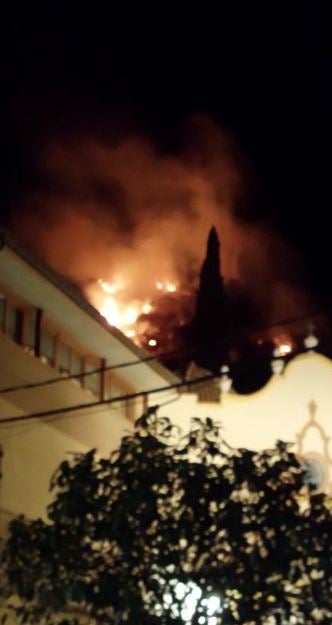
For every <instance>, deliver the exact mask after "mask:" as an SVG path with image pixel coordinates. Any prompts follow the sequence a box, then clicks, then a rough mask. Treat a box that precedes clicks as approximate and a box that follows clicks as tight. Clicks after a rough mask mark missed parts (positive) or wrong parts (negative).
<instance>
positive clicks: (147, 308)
mask: <svg viewBox="0 0 332 625" xmlns="http://www.w3.org/2000/svg"><path fill="white" fill-rule="evenodd" d="M152 310H153V307H152V306H151V304H144V306H142V313H143V314H144V315H148V314H149V313H150V312H152Z"/></svg>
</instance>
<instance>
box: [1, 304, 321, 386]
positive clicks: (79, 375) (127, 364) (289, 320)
mask: <svg viewBox="0 0 332 625" xmlns="http://www.w3.org/2000/svg"><path fill="white" fill-rule="evenodd" d="M331 311H332V309H331V308H326V309H321V310H319V311H316V312H313V313H308V314H306V315H300V316H298V317H289V318H286V319H283V320H281V321H278V322H274V323H271V324H267V325H264V326H257V327H255V326H252V329H251V332H247V333H246V332H245V334H247V336H251V335H253V334H254V333H255V334H256V333H257V332H259V331H261V332H263V331H267V330H272V329H274V328H278V327H283V326H286V325H287V326H288V325H291V324H293V323H298V322H299V321H304V320H306V319H313V318H315V317H318V316H321V315H323V314H325V313H328V312H331ZM196 348H197V345H196V346H193V347H192V348H188V349H187V350H184V349H177V350H170V351H166V352H159V353H158V354H155V355H153V356H152V355H150V356H146V357H145V358H141V359H138V360H130V361H129V362H121V363H118V364H115V365H108V366H106V367H98V368H96V369H91V370H90V371H84V372H82V373H72V374H69V375H62V376H57V377H55V378H49V379H47V380H43V381H42V382H28V383H26V384H19V385H13V386H7V387H5V388H2V389H0V394H1V395H5V394H7V393H12V392H15V391H23V390H29V389H34V388H42V387H44V386H50V385H52V384H58V383H59V382H66V381H67V380H80V379H82V378H86V377H88V376H90V375H95V374H99V373H104V372H105V373H106V372H108V371H115V370H117V369H125V368H128V367H133V366H135V365H140V364H144V363H148V362H151V361H153V360H158V359H160V358H164V357H167V356H175V355H177V354H179V355H183V356H185V355H189V354H191V353H193V352H194V351H195V349H196Z"/></svg>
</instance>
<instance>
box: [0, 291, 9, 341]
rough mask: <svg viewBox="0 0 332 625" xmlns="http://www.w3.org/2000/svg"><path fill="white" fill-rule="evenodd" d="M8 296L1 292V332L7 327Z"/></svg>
mask: <svg viewBox="0 0 332 625" xmlns="http://www.w3.org/2000/svg"><path fill="white" fill-rule="evenodd" d="M6 304H7V302H6V298H5V296H4V295H2V294H1V293H0V332H5V329H6Z"/></svg>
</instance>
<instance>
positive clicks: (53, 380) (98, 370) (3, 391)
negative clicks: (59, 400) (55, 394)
mask: <svg viewBox="0 0 332 625" xmlns="http://www.w3.org/2000/svg"><path fill="white" fill-rule="evenodd" d="M181 351H183V350H180V349H177V350H175V349H174V350H171V351H169V352H162V353H159V354H156V355H154V356H146V357H145V358H141V359H139V360H129V361H128V362H120V363H118V364H117V365H107V366H105V367H97V368H96V369H90V371H83V372H82V373H71V374H69V375H61V376H57V377H56V378H48V379H47V380H43V381H42V382H28V383H27V384H20V385H16V386H7V387H5V388H2V389H0V393H1V394H2V395H4V394H6V393H11V392H13V391H25V390H28V389H33V388H41V387H43V386H49V385H52V384H58V383H59V382H66V381H67V380H80V379H81V378H85V377H88V376H90V375H95V374H98V373H104V372H105V373H107V371H114V370H116V369H125V368H127V367H133V366H135V365H140V364H144V363H146V362H150V361H152V360H157V359H158V358H162V357H164V356H171V355H175V354H178V353H181ZM190 351H192V350H191V349H190V350H188V353H189V352H190Z"/></svg>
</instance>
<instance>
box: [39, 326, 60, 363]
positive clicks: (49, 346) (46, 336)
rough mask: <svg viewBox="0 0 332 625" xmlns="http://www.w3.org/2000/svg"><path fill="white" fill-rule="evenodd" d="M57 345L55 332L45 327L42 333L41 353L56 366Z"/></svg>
mask: <svg viewBox="0 0 332 625" xmlns="http://www.w3.org/2000/svg"><path fill="white" fill-rule="evenodd" d="M55 345H56V336H55V334H53V333H52V332H50V331H49V330H46V329H45V328H44V329H43V330H42V333H41V346H40V353H41V357H42V359H43V360H44V361H46V362H47V363H48V364H49V365H51V367H53V366H54V361H55Z"/></svg>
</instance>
